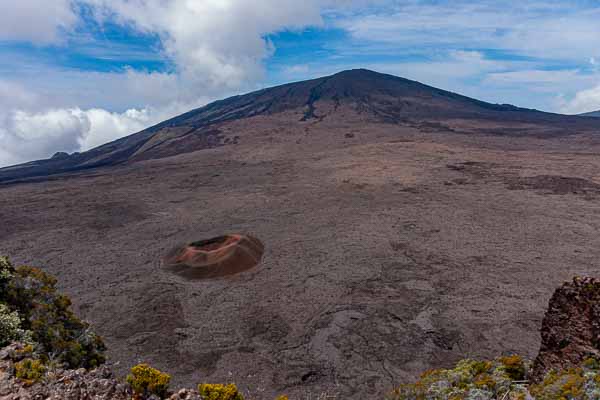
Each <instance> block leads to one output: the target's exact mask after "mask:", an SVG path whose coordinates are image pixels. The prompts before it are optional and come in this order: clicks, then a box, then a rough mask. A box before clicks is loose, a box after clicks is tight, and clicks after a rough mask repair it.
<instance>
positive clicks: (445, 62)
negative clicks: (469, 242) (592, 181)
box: [0, 0, 600, 166]
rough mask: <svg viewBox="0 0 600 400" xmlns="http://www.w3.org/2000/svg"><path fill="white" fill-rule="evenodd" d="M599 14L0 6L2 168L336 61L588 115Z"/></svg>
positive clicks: (235, 5) (595, 85)
mask: <svg viewBox="0 0 600 400" xmlns="http://www.w3.org/2000/svg"><path fill="white" fill-rule="evenodd" d="M598 21H600V2H598V1H597V0H589V1H584V0H581V1H566V0H564V1H552V0H550V1H527V0H520V1H513V0H505V1H502V2H498V1H481V0H479V1H478V0H471V1H462V0H454V1H447V0H437V1H436V0H427V1H424V0H423V1H421V0H406V1H400V0H302V1H299V0H253V1H249V0H52V1H48V0H19V1H14V0H0V166H7V165H12V164H17V163H21V162H26V161H30V160H35V159H41V158H47V157H50V156H52V155H53V154H54V153H55V152H58V151H65V152H69V153H72V152H76V151H85V150H88V149H90V148H93V147H95V146H98V145H101V144H103V143H106V142H109V141H112V140H114V139H117V138H119V137H122V136H125V135H128V134H132V133H135V132H137V131H140V130H142V129H144V128H146V127H148V126H151V125H153V124H155V123H158V122H160V121H162V120H165V119H167V118H169V117H172V116H175V115H178V114H180V113H183V112H185V111H188V110H190V109H193V108H196V107H200V106H202V105H204V104H207V103H208V102H210V101H213V100H217V99H220V98H224V97H228V96H230V95H235V94H240V93H244V92H248V91H251V90H255V89H259V88H263V87H268V86H272V85H276V84H280V83H286V82H289V81H297V80H303V79H309V78H314V77H319V76H324V75H329V74H332V73H335V72H338V71H341V70H345V69H350V68H368V69H372V70H375V71H379V72H385V73H391V74H394V75H398V76H402V77H405V78H409V79H414V80H418V81H420V82H423V83H426V84H429V85H432V86H436V87H439V88H442V89H446V90H451V91H454V92H459V93H461V94H464V95H467V96H471V97H475V98H478V99H481V100H485V101H489V102H492V103H510V104H514V105H517V106H521V107H528V108H536V109H539V110H543V111H550V112H558V113H566V114H576V113H582V112H588V111H595V110H600V44H599V43H600V23H599V22H598Z"/></svg>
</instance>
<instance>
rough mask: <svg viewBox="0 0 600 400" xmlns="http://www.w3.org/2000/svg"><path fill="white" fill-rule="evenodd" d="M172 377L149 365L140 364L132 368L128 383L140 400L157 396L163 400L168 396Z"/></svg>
mask: <svg viewBox="0 0 600 400" xmlns="http://www.w3.org/2000/svg"><path fill="white" fill-rule="evenodd" d="M170 381H171V377H170V376H169V375H168V374H166V373H164V372H160V371H159V370H157V369H154V368H152V367H150V366H149V365H148V364H138V365H136V366H135V367H133V368H131V374H129V375H127V383H129V385H131V388H132V389H133V392H134V393H135V395H136V398H138V399H145V398H146V397H148V396H150V395H156V396H158V397H160V398H161V399H162V398H164V397H165V396H166V395H167V391H168V390H169V382H170Z"/></svg>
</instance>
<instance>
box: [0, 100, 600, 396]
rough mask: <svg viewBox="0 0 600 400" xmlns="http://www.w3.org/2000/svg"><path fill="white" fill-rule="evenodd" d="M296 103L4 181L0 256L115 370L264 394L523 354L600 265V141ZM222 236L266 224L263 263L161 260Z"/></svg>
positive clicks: (381, 382)
mask: <svg viewBox="0 0 600 400" xmlns="http://www.w3.org/2000/svg"><path fill="white" fill-rule="evenodd" d="M327 107H329V106H328V105H326V104H325V105H323V106H322V107H321V109H323V108H327ZM316 109H317V110H319V107H318V106H317V108H316ZM301 117H302V114H301V113H300V112H299V111H298V110H296V111H294V110H288V111H283V112H280V113H277V114H275V115H268V116H265V115H257V116H252V117H249V118H244V119H239V120H232V121H227V122H224V123H222V124H221V125H220V126H219V130H220V135H221V136H222V137H221V139H222V142H223V143H227V144H224V145H219V146H216V147H210V148H205V149H201V150H198V151H195V152H189V153H185V154H179V155H175V156H172V157H166V158H161V159H153V160H144V161H138V162H135V163H129V164H124V165H120V166H112V167H106V168H100V169H92V170H89V171H80V172H75V173H72V174H65V175H59V176H54V177H51V178H50V179H48V180H43V181H32V182H22V183H15V184H10V183H9V184H5V185H3V186H0V221H2V224H0V252H1V253H3V254H4V253H6V254H7V255H10V256H11V257H12V258H13V260H14V261H15V262H16V263H26V264H32V265H35V266H42V267H44V268H45V269H46V270H48V271H49V272H51V273H52V274H54V275H56V276H57V278H58V279H59V282H60V285H61V289H62V290H63V291H65V292H66V293H67V294H69V295H70V296H71V297H72V298H73V300H74V303H75V307H76V310H77V311H78V312H79V313H80V315H82V316H83V317H84V318H85V319H87V320H89V321H90V322H91V323H92V325H93V327H94V329H95V330H96V331H97V332H98V333H100V334H101V335H102V336H103V337H104V338H105V340H106V342H107V345H108V347H109V356H110V362H111V363H113V367H114V368H115V369H116V370H117V371H118V372H120V373H125V372H126V371H127V370H128V368H130V367H131V366H132V365H134V364H136V363H138V362H141V361H144V362H148V363H150V364H152V365H153V366H155V367H157V368H159V369H161V370H164V371H166V372H169V373H170V374H172V375H173V377H174V380H175V381H174V384H175V386H177V385H186V386H190V385H194V384H196V383H198V382H235V383H236V384H237V385H238V386H239V387H240V388H241V389H243V391H244V392H245V393H247V394H248V398H257V399H262V398H273V397H274V395H275V394H280V393H286V394H289V395H290V397H291V398H300V399H301V398H316V397H317V396H318V395H321V394H324V393H325V394H329V395H331V396H337V397H334V398H340V399H341V398H344V399H362V398H378V397H381V395H382V394H384V393H385V392H386V391H387V390H389V389H391V388H392V387H393V386H394V385H396V384H398V383H400V382H403V381H410V380H412V379H414V378H415V377H416V376H417V375H418V374H419V373H420V372H422V371H423V370H425V369H428V368H431V367H443V366H450V365H451V364H452V363H453V362H455V361H457V360H459V359H462V358H465V357H477V358H478V357H485V358H493V357H495V356H497V355H500V354H510V353H518V354H521V355H523V356H528V357H534V356H535V354H536V353H537V350H538V346H539V327H540V324H541V319H542V317H543V313H544V310H545V308H546V306H547V302H548V299H549V297H550V296H551V294H552V292H553V290H554V289H555V288H556V287H557V286H558V285H560V284H561V283H562V282H563V281H565V280H569V279H571V278H572V277H573V276H574V275H597V274H598V272H599V269H598V260H599V259H600V235H598V231H599V229H600V156H599V154H600V140H599V138H600V136H597V135H595V134H592V133H585V132H584V133H581V134H578V132H573V133H572V134H571V135H562V136H554V135H549V136H548V137H544V135H543V132H542V131H539V130H538V131H536V134H535V135H526V134H524V135H510V134H507V135H502V134H498V132H503V131H506V132H511V129H512V130H514V129H516V128H515V126H517V125H518V126H517V128H518V129H521V130H523V131H525V132H526V131H527V130H528V129H529V128H528V127H527V126H524V125H519V124H517V123H511V124H512V125H510V126H508V125H506V126H505V125H502V123H501V122H498V121H491V122H490V121H487V122H486V121H479V120H478V121H475V120H464V119H460V118H457V119H451V118H447V119H445V120H444V121H443V125H439V124H429V125H428V124H415V123H402V122H396V123H386V122H377V121H374V120H373V119H370V118H366V117H364V116H363V114H356V113H353V112H352V110H351V109H349V108H348V109H345V108H344V106H343V105H342V106H341V107H340V108H339V109H337V107H336V112H335V113H332V114H329V115H328V117H327V118H319V119H305V120H302V118H301ZM290 121H294V123H290ZM523 124H524V123H523ZM598 124H599V128H600V122H598ZM534 128H535V129H537V128H536V127H535V126H533V127H532V128H531V129H532V130H535V129H534ZM540 129H541V128H540ZM234 138H235V140H234ZM227 139H229V140H227ZM225 234H247V235H252V236H253V237H255V238H257V239H259V240H260V241H261V242H262V244H263V245H264V255H263V256H262V260H261V262H260V263H259V264H258V265H257V266H256V267H254V268H252V269H250V270H247V271H244V272H241V273H238V274H234V275H229V276H225V277H217V278H212V279H187V278H185V277H183V276H180V275H178V274H175V273H173V272H172V271H170V270H169V269H168V268H165V266H164V265H163V263H162V259H163V257H164V256H165V255H167V254H168V253H169V251H170V250H171V249H172V248H173V247H174V246H177V245H179V244H181V243H190V242H194V241H200V240H204V239H210V238H213V237H218V236H222V235H225ZM303 396H304V397H303ZM309 396H312V397H309Z"/></svg>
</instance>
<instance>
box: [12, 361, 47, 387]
mask: <svg viewBox="0 0 600 400" xmlns="http://www.w3.org/2000/svg"><path fill="white" fill-rule="evenodd" d="M45 372H46V367H45V366H44V364H43V363H42V361H41V360H34V359H31V358H26V359H24V360H22V361H19V362H18V363H16V364H15V376H16V377H17V378H19V379H20V380H21V381H22V382H23V383H25V385H27V386H30V385H33V384H34V383H36V382H38V381H40V380H41V379H42V377H43V376H44V373H45Z"/></svg>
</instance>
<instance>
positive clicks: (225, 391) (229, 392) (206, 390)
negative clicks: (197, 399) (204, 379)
mask: <svg viewBox="0 0 600 400" xmlns="http://www.w3.org/2000/svg"><path fill="white" fill-rule="evenodd" d="M198 393H200V396H202V398H203V399H204V400H244V397H243V396H242V394H241V393H240V392H238V389H237V387H236V386H235V385H234V384H232V383H230V384H229V385H221V384H210V383H203V384H200V385H198Z"/></svg>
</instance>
